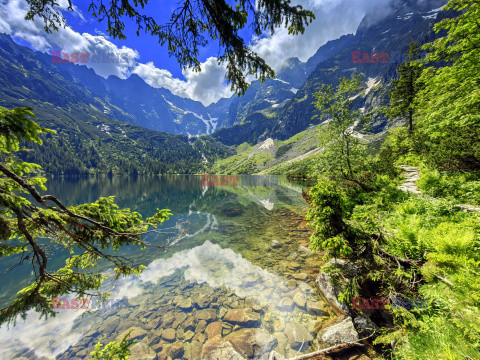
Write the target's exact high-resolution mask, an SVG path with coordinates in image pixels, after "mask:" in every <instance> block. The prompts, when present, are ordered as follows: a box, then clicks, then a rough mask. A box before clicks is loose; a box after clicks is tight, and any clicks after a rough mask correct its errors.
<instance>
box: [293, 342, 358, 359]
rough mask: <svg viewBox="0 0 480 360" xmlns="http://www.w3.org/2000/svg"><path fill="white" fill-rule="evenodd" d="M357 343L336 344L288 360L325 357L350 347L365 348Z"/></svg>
mask: <svg viewBox="0 0 480 360" xmlns="http://www.w3.org/2000/svg"><path fill="white" fill-rule="evenodd" d="M365 339H367V338H365ZM365 339H361V340H358V341H363V340H365ZM358 341H354V342H347V343H342V344H338V345H335V346H332V347H329V348H326V349H322V350H318V351H315V352H312V353H310V354H303V355H299V356H296V357H294V358H290V359H288V360H305V359H310V358H313V357H315V356H319V355H325V354H328V353H331V352H333V351H337V350H341V349H346V348H348V347H351V346H365V345H363V344H361V343H360V342H358Z"/></svg>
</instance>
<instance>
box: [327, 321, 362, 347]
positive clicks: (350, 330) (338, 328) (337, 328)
mask: <svg viewBox="0 0 480 360" xmlns="http://www.w3.org/2000/svg"><path fill="white" fill-rule="evenodd" d="M318 335H319V339H320V340H321V341H323V342H324V343H327V344H331V345H336V344H341V343H344V342H353V341H358V333H357V331H356V330H355V327H354V326H353V322H352V318H351V317H347V318H346V319H345V320H343V321H342V322H341V323H339V324H335V325H332V326H329V327H328V328H326V329H324V330H323V331H321V332H320V333H319V334H318Z"/></svg>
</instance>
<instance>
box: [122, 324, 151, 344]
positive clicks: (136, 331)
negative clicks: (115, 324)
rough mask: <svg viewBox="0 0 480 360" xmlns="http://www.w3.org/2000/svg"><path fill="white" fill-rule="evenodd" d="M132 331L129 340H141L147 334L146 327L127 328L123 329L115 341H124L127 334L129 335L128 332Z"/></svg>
mask: <svg viewBox="0 0 480 360" xmlns="http://www.w3.org/2000/svg"><path fill="white" fill-rule="evenodd" d="M130 331H131V333H130V335H129V336H128V340H141V339H143V338H144V337H145V336H147V331H145V330H144V329H142V328H139V327H132V328H130V329H128V330H125V331H122V332H121V333H120V334H119V335H118V336H117V337H116V338H115V341H118V342H120V341H122V340H123V338H124V337H125V336H127V334H128V333H129V332H130Z"/></svg>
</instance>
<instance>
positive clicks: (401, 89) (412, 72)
mask: <svg viewBox="0 0 480 360" xmlns="http://www.w3.org/2000/svg"><path fill="white" fill-rule="evenodd" d="M407 54H408V58H407V61H406V62H405V63H404V64H401V65H399V67H398V69H397V74H398V76H399V77H398V79H397V80H394V81H393V84H394V86H395V89H394V90H393V91H392V93H391V95H390V106H391V107H390V111H389V114H390V116H392V117H398V116H401V117H405V118H406V119H407V121H408V131H409V133H410V134H412V133H413V118H414V115H415V112H416V110H415V98H416V96H417V94H418V92H419V91H420V89H421V85H420V82H419V81H418V80H419V78H420V76H421V74H422V67H421V65H420V64H419V63H418V62H417V61H418V60H419V58H420V50H419V48H418V46H417V45H416V44H415V43H414V42H412V43H410V48H409V50H408V51H407Z"/></svg>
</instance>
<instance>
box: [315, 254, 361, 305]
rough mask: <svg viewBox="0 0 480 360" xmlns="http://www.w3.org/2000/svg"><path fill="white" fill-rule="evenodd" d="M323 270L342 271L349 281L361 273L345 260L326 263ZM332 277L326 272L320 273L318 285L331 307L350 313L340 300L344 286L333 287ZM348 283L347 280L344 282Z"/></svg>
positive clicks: (338, 284)
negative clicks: (339, 296)
mask: <svg viewBox="0 0 480 360" xmlns="http://www.w3.org/2000/svg"><path fill="white" fill-rule="evenodd" d="M323 268H329V269H331V268H334V269H336V270H338V271H340V272H341V273H342V275H343V278H344V279H348V278H349V277H353V276H354V275H356V274H357V273H358V271H359V268H358V267H357V266H356V265H355V264H352V263H351V262H348V261H346V260H343V259H332V260H330V261H329V262H328V263H326V264H325V265H324V266H323ZM331 278H332V277H331V276H330V275H329V274H327V273H326V272H323V271H320V273H319V274H318V277H317V280H316V282H317V284H318V287H319V288H320V291H321V292H322V293H323V295H324V296H325V298H326V299H327V300H328V301H329V302H330V304H331V305H333V306H335V307H337V308H338V309H340V310H342V311H344V312H345V313H347V314H348V313H349V310H348V307H347V305H346V304H345V303H341V302H340V301H339V300H338V295H339V294H340V293H341V292H342V290H343V284H342V283H341V282H340V283H338V282H337V284H336V285H335V286H334V285H332V282H331V281H330V280H331ZM344 281H345V282H346V280H344Z"/></svg>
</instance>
